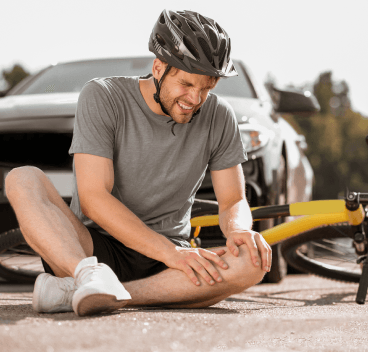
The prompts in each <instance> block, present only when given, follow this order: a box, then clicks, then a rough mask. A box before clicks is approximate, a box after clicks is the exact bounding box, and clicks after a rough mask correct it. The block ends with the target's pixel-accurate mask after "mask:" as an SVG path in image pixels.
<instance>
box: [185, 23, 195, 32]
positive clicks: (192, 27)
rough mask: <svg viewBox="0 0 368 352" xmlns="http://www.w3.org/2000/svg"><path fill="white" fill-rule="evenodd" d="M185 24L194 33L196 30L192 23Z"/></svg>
mask: <svg viewBox="0 0 368 352" xmlns="http://www.w3.org/2000/svg"><path fill="white" fill-rule="evenodd" d="M187 24H188V26H189V27H190V29H191V30H192V31H193V32H196V31H197V29H196V28H195V27H194V24H193V22H192V21H187Z"/></svg>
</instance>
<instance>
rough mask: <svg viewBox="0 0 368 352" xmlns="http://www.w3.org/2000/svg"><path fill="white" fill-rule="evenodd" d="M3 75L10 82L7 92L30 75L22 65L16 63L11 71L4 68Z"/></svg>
mask: <svg viewBox="0 0 368 352" xmlns="http://www.w3.org/2000/svg"><path fill="white" fill-rule="evenodd" d="M2 75H3V77H4V79H5V81H6V82H7V83H8V89H7V90H6V92H7V91H9V90H10V89H12V88H13V87H15V86H16V85H17V84H18V83H19V82H20V81H21V80H23V79H24V78H26V77H27V76H29V73H28V72H27V71H25V70H24V69H23V67H22V66H21V65H18V64H15V65H14V66H13V68H12V69H10V70H9V71H6V70H3V72H2Z"/></svg>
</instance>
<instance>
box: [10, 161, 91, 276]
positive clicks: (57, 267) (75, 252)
mask: <svg viewBox="0 0 368 352" xmlns="http://www.w3.org/2000/svg"><path fill="white" fill-rule="evenodd" d="M5 187H6V194H7V197H8V199H9V202H10V204H11V205H12V207H13V209H14V212H15V213H16V216H17V220H18V223H19V226H20V229H21V231H22V234H23V236H24V238H25V240H26V241H27V243H28V244H29V245H30V246H31V247H32V248H33V249H34V250H35V251H36V252H37V253H39V254H40V255H41V257H42V258H44V259H45V261H46V262H47V263H48V264H49V265H50V267H51V269H52V270H53V271H54V273H55V275H56V276H59V277H65V276H73V275H74V270H75V268H76V266H77V265H78V263H79V262H80V261H81V260H82V259H84V258H86V257H89V256H92V254H93V243H92V238H91V235H90V234H89V232H88V230H87V228H86V227H85V226H84V225H83V224H82V223H81V222H80V220H79V219H78V218H77V217H76V216H75V214H74V213H73V212H72V211H71V210H70V208H69V207H68V205H67V204H66V203H65V202H64V201H63V199H62V198H61V197H60V195H59V193H58V192H57V190H56V189H55V187H54V185H53V184H52V182H51V181H50V180H49V179H48V178H47V176H46V175H45V174H44V173H43V172H42V171H41V170H40V169H38V168H35V167H29V166H25V167H20V168H16V169H13V170H11V171H10V173H9V174H8V176H7V177H6V179H5Z"/></svg>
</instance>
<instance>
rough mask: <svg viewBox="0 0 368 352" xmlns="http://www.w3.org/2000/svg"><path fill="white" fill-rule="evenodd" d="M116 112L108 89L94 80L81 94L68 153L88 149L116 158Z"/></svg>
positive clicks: (98, 154) (89, 152) (86, 150)
mask: <svg viewBox="0 0 368 352" xmlns="http://www.w3.org/2000/svg"><path fill="white" fill-rule="evenodd" d="M116 121H117V113H116V112H115V111H114V104H113V101H112V98H111V96H110V95H109V91H108V90H107V89H106V88H105V87H104V86H103V85H101V84H99V83H97V82H96V81H94V80H92V81H89V82H87V83H86V84H85V85H84V86H83V89H82V91H81V93H80V95H79V98H78V104H77V110H76V114H75V121H74V131H73V139H72V144H71V147H70V149H69V154H70V155H73V154H74V153H86V154H93V155H97V156H102V157H105V158H109V159H113V155H114V143H115V130H116Z"/></svg>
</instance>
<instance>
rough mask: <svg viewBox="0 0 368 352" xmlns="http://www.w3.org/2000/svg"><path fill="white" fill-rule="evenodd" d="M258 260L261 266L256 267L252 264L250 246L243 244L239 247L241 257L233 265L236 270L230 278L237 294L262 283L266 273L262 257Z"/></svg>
mask: <svg viewBox="0 0 368 352" xmlns="http://www.w3.org/2000/svg"><path fill="white" fill-rule="evenodd" d="M231 255H232V254H231ZM258 259H259V260H258V262H259V263H260V266H258V267H256V266H254V264H253V262H252V258H251V256H250V251H249V248H248V246H247V245H245V244H243V245H241V246H240V247H239V256H238V257H237V258H236V259H235V260H234V263H232V266H233V267H234V269H235V270H233V271H232V274H231V275H230V278H229V281H230V282H231V285H232V286H233V287H234V291H235V292H242V291H244V290H245V289H247V288H249V287H251V286H254V285H256V284H258V283H259V282H260V281H262V279H263V277H264V275H265V274H266V272H265V271H264V270H262V268H261V263H262V261H261V257H260V256H259V258H258Z"/></svg>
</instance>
